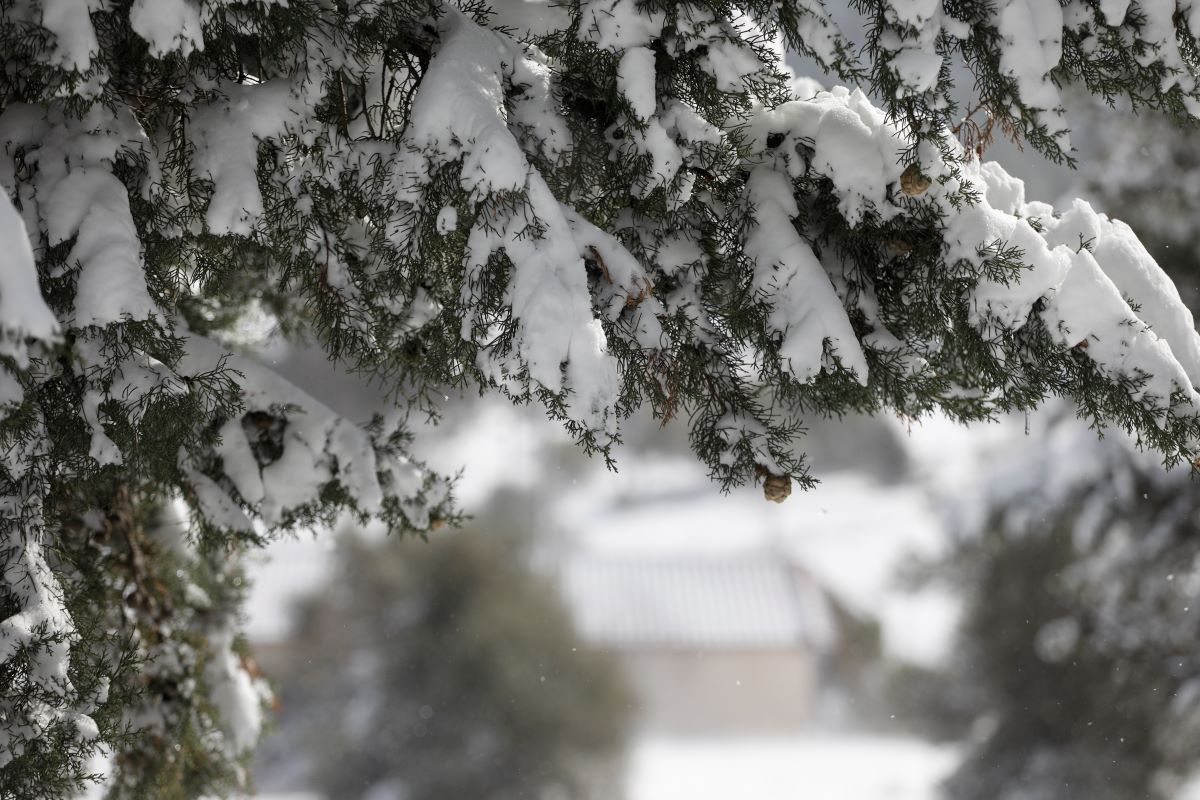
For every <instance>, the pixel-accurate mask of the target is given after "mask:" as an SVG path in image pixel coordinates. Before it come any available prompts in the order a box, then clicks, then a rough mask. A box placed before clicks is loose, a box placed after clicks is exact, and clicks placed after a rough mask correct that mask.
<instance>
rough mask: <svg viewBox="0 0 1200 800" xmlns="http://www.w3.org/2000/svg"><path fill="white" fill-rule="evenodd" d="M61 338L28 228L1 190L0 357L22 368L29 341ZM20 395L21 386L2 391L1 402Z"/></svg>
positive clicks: (5, 376)
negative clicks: (43, 289) (44, 296)
mask: <svg viewBox="0 0 1200 800" xmlns="http://www.w3.org/2000/svg"><path fill="white" fill-rule="evenodd" d="M58 334H59V326H58V320H57V319H56V318H55V316H54V312H52V311H51V310H50V308H49V307H48V306H47V305H46V301H45V300H44V299H42V293H41V290H40V289H39V288H38V277H37V267H36V266H35V264H34V261H33V251H32V250H31V249H30V247H29V237H28V236H27V235H26V233H25V225H24V223H23V222H22V221H21V218H20V216H18V214H17V210H16V209H15V208H13V205H12V201H10V200H9V199H8V194H7V192H5V191H4V189H3V187H2V186H0V354H3V355H7V356H11V357H13V358H15V359H16V360H17V363H18V364H23V363H24V361H25V347H24V341H23V340H24V339H25V338H26V337H29V338H32V339H41V340H42V341H53V340H55V339H57V338H58ZM0 380H4V381H12V382H13V383H15V381H13V379H12V378H9V377H7V373H0ZM19 391H20V386H19V385H17V386H15V391H14V389H11V388H10V389H0V398H2V399H0V402H11V401H12V400H13V399H15V398H18V397H19V396H20V394H19Z"/></svg>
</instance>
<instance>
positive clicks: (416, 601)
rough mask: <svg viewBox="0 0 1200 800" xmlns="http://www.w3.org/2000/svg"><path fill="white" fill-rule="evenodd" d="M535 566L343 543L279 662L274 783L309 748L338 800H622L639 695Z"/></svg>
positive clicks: (488, 549) (482, 551)
mask: <svg viewBox="0 0 1200 800" xmlns="http://www.w3.org/2000/svg"><path fill="white" fill-rule="evenodd" d="M527 554H528V548H527V547H526V543H525V538H524V537H523V536H522V535H518V534H515V533H512V532H498V531H495V530H489V531H488V532H487V534H486V535H485V534H484V533H483V532H480V531H477V530H465V531H461V532H456V533H452V534H440V535H438V536H437V537H434V538H433V539H432V540H431V541H428V542H423V541H397V540H395V539H390V538H389V539H387V540H384V541H379V542H372V541H367V540H366V539H364V538H362V537H360V536H358V535H355V534H349V535H346V536H344V537H343V539H342V541H341V543H340V546H339V548H338V551H337V556H336V557H337V559H338V564H337V566H336V568H335V569H334V570H333V571H332V572H331V575H330V578H329V580H328V582H327V584H326V585H325V586H324V587H323V588H322V589H321V590H319V591H318V592H316V593H315V594H313V595H311V596H309V597H308V598H307V599H306V600H304V601H303V602H302V603H301V604H300V606H299V609H298V616H297V624H296V626H295V631H296V633H295V634H294V635H293V637H292V638H291V639H290V640H289V641H287V642H286V643H285V644H284V645H283V646H282V649H281V651H279V652H276V653H275V654H274V660H275V661H276V662H277V663H276V664H274V665H273V669H272V670H271V671H272V673H273V674H274V675H276V676H278V678H279V697H280V704H281V709H280V714H281V719H280V729H281V731H283V732H284V733H285V734H287V735H286V736H284V737H282V738H276V739H275V740H271V741H269V742H268V744H267V745H266V752H264V754H263V756H264V757H263V762H264V764H265V771H267V772H269V771H270V770H271V767H272V762H273V761H275V762H277V763H278V762H286V763H293V764H294V763H297V762H296V760H295V755H296V749H297V748H298V749H300V750H302V751H305V752H306V753H307V755H308V758H305V759H302V762H303V763H307V764H310V765H311V767H310V768H311V770H312V774H311V775H310V776H308V778H309V780H310V782H311V785H313V786H314V787H316V788H319V789H321V790H322V791H323V792H324V793H325V795H326V796H328V797H332V798H346V800H354V799H355V798H363V799H364V800H365V799H366V798H370V800H393V799H394V800H400V798H403V800H443V798H456V800H473V799H475V798H485V797H486V798H489V799H490V800H517V798H561V799H562V800H581V799H582V798H590V797H597V798H600V797H603V798H606V800H607V798H613V797H619V795H620V789H619V785H620V784H619V777H620V769H619V768H620V766H621V764H620V762H621V756H622V751H623V747H624V742H625V739H626V735H627V729H628V726H629V721H630V706H631V702H632V701H631V699H630V696H629V693H628V692H627V690H626V687H625V685H624V683H623V680H622V677H621V675H620V673H619V672H618V670H617V667H616V663H615V662H614V661H613V660H612V659H611V658H609V657H608V656H607V655H606V654H604V653H600V652H596V651H594V650H592V649H590V648H588V647H586V646H585V645H584V644H583V643H582V641H581V640H580V639H579V638H578V636H577V634H576V632H575V629H574V627H573V624H572V622H571V620H570V618H569V617H568V615H567V612H566V610H565V609H564V606H563V602H562V600H561V598H560V596H559V594H558V591H557V588H556V587H555V586H554V585H553V583H552V582H551V581H550V580H549V579H547V578H545V577H543V576H541V575H540V574H538V573H537V572H535V571H534V570H532V569H531V568H530V567H529V566H528V560H527V558H526V556H527Z"/></svg>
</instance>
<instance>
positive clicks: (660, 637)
mask: <svg viewBox="0 0 1200 800" xmlns="http://www.w3.org/2000/svg"><path fill="white" fill-rule="evenodd" d="M561 583H562V588H563V593H564V595H565V597H566V600H567V603H568V605H569V606H570V608H571V610H572V612H573V614H574V617H575V621H576V624H577V625H578V626H579V629H580V632H581V633H582V634H583V636H584V638H585V639H587V640H589V641H591V642H594V643H597V644H601V645H607V646H611V647H617V648H629V649H636V648H643V647H644V648H699V649H754V648H769V649H775V648H789V647H812V648H816V649H824V648H825V647H826V646H828V644H829V642H830V640H831V639H832V624H831V619H830V613H829V608H828V606H827V605H826V601H825V598H824V595H823V594H822V592H821V590H820V589H819V588H818V587H817V586H816V584H815V583H814V582H813V581H812V579H811V578H809V577H808V576H807V575H806V574H805V573H803V572H800V571H798V570H797V569H795V568H794V567H793V566H791V565H790V564H789V563H788V562H787V561H786V560H785V559H784V558H782V557H774V556H770V555H757V554H750V555H737V556H732V557H730V556H726V557H720V558H712V557H708V558H698V557H694V556H693V557H687V556H680V557H671V556H667V557H663V556H649V557H647V556H612V555H581V556H576V557H573V558H570V559H568V560H567V561H566V563H564V565H563V566H562V572H561Z"/></svg>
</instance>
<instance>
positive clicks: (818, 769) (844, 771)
mask: <svg viewBox="0 0 1200 800" xmlns="http://www.w3.org/2000/svg"><path fill="white" fill-rule="evenodd" d="M956 758H957V756H956V755H955V753H954V751H953V750H952V749H950V748H947V747H938V746H934V745H930V744H927V743H924V742H920V741H917V740H915V739H900V738H883V737H867V736H819V735H812V736H807V737H797V738H781V739H746V740H737V739H711V740H703V739H702V740H679V739H652V740H648V741H644V742H642V743H640V744H639V745H638V746H637V748H636V750H635V752H634V755H633V758H632V762H631V764H630V775H629V783H628V797H629V800H730V798H753V800H934V798H935V797H936V796H937V791H936V790H937V785H938V783H939V782H940V781H941V780H942V778H944V777H945V776H946V775H948V774H949V772H950V770H951V769H953V767H954V765H955V761H956Z"/></svg>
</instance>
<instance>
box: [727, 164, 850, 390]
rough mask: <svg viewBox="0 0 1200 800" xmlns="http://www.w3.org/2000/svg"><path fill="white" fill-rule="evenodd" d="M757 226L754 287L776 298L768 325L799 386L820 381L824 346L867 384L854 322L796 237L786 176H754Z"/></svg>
mask: <svg viewBox="0 0 1200 800" xmlns="http://www.w3.org/2000/svg"><path fill="white" fill-rule="evenodd" d="M749 193H750V200H751V202H752V203H753V204H754V209H755V216H756V224H755V226H754V228H753V229H752V230H751V231H750V232H749V234H748V235H747V237H746V254H747V255H748V256H750V258H752V259H753V260H754V263H755V268H754V287H755V288H756V289H758V290H760V291H762V292H764V293H766V294H767V296H769V297H772V298H773V299H774V305H773V307H772V309H771V315H770V317H769V323H770V325H771V326H772V327H773V328H774V329H775V330H776V331H778V332H779V333H780V334H781V335H782V337H783V343H782V345H781V347H780V354H781V356H782V357H783V359H784V362H785V363H786V364H787V365H788V368H789V369H790V370H791V372H792V374H793V375H795V376H796V379H797V380H799V381H800V382H802V383H803V382H808V381H810V380H812V379H813V378H815V377H816V376H817V373H818V372H820V370H821V367H822V366H823V365H824V363H825V343H826V342H827V341H828V342H829V346H830V349H831V350H832V352H833V354H834V355H836V356H837V358H838V359H839V360H840V361H841V363H842V366H844V367H845V368H846V369H849V370H851V371H852V372H854V374H855V376H856V377H857V378H858V380H859V382H860V383H862V384H864V385H865V384H866V382H867V361H866V357H865V356H864V355H863V351H862V347H861V346H860V345H859V343H858V339H857V337H855V335H854V331H853V329H852V328H851V326H850V319H849V317H847V315H846V311H845V309H844V308H842V303H841V300H840V299H839V298H838V296H837V293H836V292H835V291H834V288H833V285H832V284H831V283H830V280H829V275H828V274H827V273H826V272H825V270H824V269H823V268H822V266H821V264H820V262H819V261H817V257H816V256H815V255H814V254H813V251H812V248H810V247H809V245H808V243H807V242H805V241H804V239H802V238H801V237H800V235H799V234H798V233H797V232H796V228H795V226H794V225H793V224H792V219H793V218H794V217H797V216H799V214H800V212H799V209H798V208H797V207H796V198H795V195H794V194H793V192H792V186H791V182H790V181H789V180H788V178H787V176H786V175H784V174H782V173H779V172H776V171H775V170H771V169H768V168H766V167H759V168H757V169H756V170H755V171H754V172H753V173H751V175H750V181H749Z"/></svg>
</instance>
